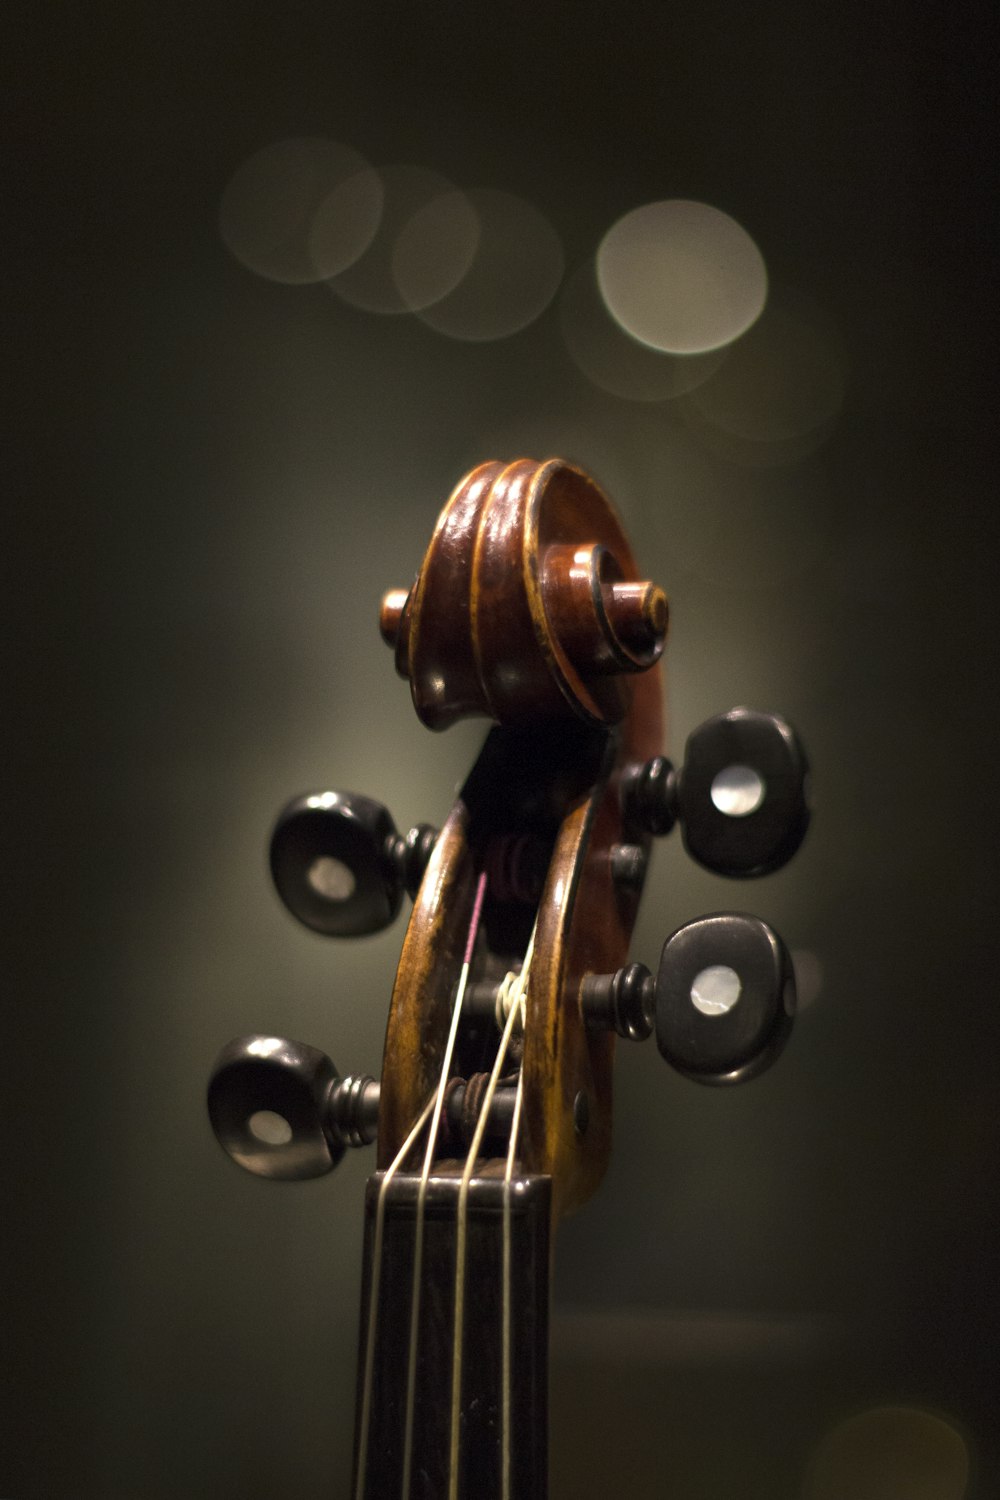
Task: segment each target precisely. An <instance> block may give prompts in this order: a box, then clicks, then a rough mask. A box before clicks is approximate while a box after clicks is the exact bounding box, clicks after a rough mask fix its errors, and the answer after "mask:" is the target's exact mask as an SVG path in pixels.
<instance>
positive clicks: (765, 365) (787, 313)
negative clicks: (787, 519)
mask: <svg viewBox="0 0 1000 1500" xmlns="http://www.w3.org/2000/svg"><path fill="white" fill-rule="evenodd" d="M845 369H846V361H845V358H844V353H843V350H842V347H841V344H840V340H839V338H838V337H837V335H836V333H835V332H834V330H833V329H832V327H831V326H830V324H829V322H828V320H827V319H826V318H825V317H824V315H823V313H822V311H821V310H820V309H819V308H818V307H816V306H815V305H813V304H812V303H811V302H809V301H808V300H807V299H806V298H805V297H802V296H800V295H798V294H796V293H792V292H788V291H784V290H778V291H773V292H772V295H771V298H770V300H769V302H768V305H767V307H766V308H765V310H764V312H763V314H762V316H761V317H760V319H759V320H758V321H757V322H756V323H755V324H754V326H753V327H752V328H751V329H750V330H749V332H748V333H746V334H745V335H744V337H743V338H741V339H740V340H739V342H738V343H737V344H735V345H734V346H733V347H732V348H731V349H730V351H729V356H728V358H727V360H726V362H725V364H724V365H723V366H722V367H721V368H720V369H719V370H718V371H717V372H715V373H714V374H713V375H712V377H711V379H709V380H707V381H705V383H704V384H703V385H702V386H701V387H699V389H698V390H697V391H695V392H693V393H692V394H691V395H690V396H689V397H688V398H687V400H686V401H685V403H684V406H685V414H686V415H687V416H688V417H689V418H690V419H691V425H692V427H693V429H694V430H695V432H696V433H698V435H699V436H700V437H702V438H703V439H704V440H706V441H707V442H708V443H709V446H711V447H712V448H713V449H714V450H715V451H717V452H718V453H720V455H721V456H722V457H724V458H726V459H729V460H731V461H733V462H736V463H740V464H746V465H750V466H752V467H761V466H773V465H777V464H787V463H794V462H797V461H798V460H799V459H801V458H804V457H806V455H807V454H809V453H812V452H814V451H815V449H816V448H818V447H819V446H820V445H821V444H822V443H823V442H824V441H825V440H826V438H827V437H828V436H829V433H830V431H831V429H832V426H833V423H834V421H835V419H836V417H837V414H838V412H839V411H840V408H841V405H842V403H843V399H844V387H845Z"/></svg>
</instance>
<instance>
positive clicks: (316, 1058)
mask: <svg viewBox="0 0 1000 1500" xmlns="http://www.w3.org/2000/svg"><path fill="white" fill-rule="evenodd" d="M378 1099H379V1086H378V1084H377V1083H376V1082H375V1080H374V1079H373V1078H368V1077H364V1076H360V1077H348V1078H338V1076H337V1071H336V1069H335V1067H334V1065H333V1063H332V1062H331V1061H330V1059H329V1058H328V1057H327V1056H326V1054H325V1053H324V1052H319V1051H317V1049H316V1048H315V1047H307V1046H305V1044H304V1043H302V1042H290V1041H285V1040H284V1039H283V1038H282V1037H276V1036H244V1037H238V1038H237V1040H236V1041H233V1042H230V1043H229V1045H228V1046H226V1047H223V1049H222V1051H221V1052H220V1054H219V1056H218V1058H217V1059H216V1063H215V1067H214V1068H213V1069H212V1075H211V1078H210V1080H209V1084H208V1113H209V1118H210V1119H211V1122H212V1129H213V1130H214V1131H215V1135H216V1138H217V1140H218V1142H219V1144H220V1146H221V1147H222V1149H223V1150H224V1151H225V1152H227V1154H228V1155H229V1156H231V1157H232V1159H233V1161H235V1162H236V1163H237V1164H238V1165H239V1166H241V1167H243V1168H245V1170H246V1171H248V1172H253V1173H254V1175H255V1176H257V1177H270V1178H272V1179H275V1180H281V1181H296V1180H299V1179H301V1178H305V1177H322V1176H323V1174H324V1173H326V1172H331V1171H332V1170H333V1168H334V1167H335V1166H336V1165H337V1164H338V1162H339V1161H340V1159H341V1157H342V1156H343V1154H344V1149H345V1147H346V1146H360V1145H364V1144H366V1143H367V1142H369V1141H373V1140H374V1139H375V1132H376V1128H377V1123H378Z"/></svg>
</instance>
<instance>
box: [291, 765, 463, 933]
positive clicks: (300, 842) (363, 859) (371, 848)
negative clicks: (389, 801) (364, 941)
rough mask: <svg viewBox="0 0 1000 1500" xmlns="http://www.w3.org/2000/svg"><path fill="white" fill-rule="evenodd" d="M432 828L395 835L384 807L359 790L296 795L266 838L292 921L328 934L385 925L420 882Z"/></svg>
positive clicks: (433, 834)
mask: <svg viewBox="0 0 1000 1500" xmlns="http://www.w3.org/2000/svg"><path fill="white" fill-rule="evenodd" d="M436 838H437V830H436V829H434V828H431V827H429V826H428V825H427V824H426V823H421V824H419V825H418V826H417V827H416V828H412V829H411V830H410V832H409V833H408V834H406V835H405V836H401V835H400V834H399V833H398V832H397V830H396V825H395V823H394V822H393V821H392V818H391V817H390V815H389V812H388V810H387V809H386V808H385V807H383V806H382V804H381V802H376V801H374V800H373V799H372V798H371V797H362V796H361V795H359V794H358V793H357V792H319V793H316V794H314V795H312V796H305V797H296V798H295V799H294V801H292V802H289V804H288V806H287V807H285V808H284V809H283V811H282V812H281V815H280V816H279V818H278V821H277V823H276V825H275V828H274V832H273V834H272V835H271V876H272V878H273V880H274V884H275V887H276V888H277V891H278V895H279V896H280V897H281V899H282V901H283V902H284V903H285V905H286V906H287V907H288V910H289V911H290V912H291V913H292V916H293V917H297V918H298V920H299V921H300V922H302V923H304V925H305V926H306V927H311V928H312V930H313V931H314V932H322V933H325V934H326V935H327V936H329V937H361V936H363V935H364V934H365V933H369V932H379V931H381V929H382V928H383V927H388V925H389V923H390V922H392V921H393V920H394V918H395V917H396V915H397V914H398V912H399V907H400V903H401V901H402V899H403V891H404V890H405V891H407V892H409V894H410V895H411V896H412V895H414V894H415V893H416V891H417V888H418V887H419V885H420V882H421V880H422V879H423V874H424V870H425V869H426V867H427V861H428V860H429V859H430V855H431V850H432V849H433V847H434V841H435V839H436Z"/></svg>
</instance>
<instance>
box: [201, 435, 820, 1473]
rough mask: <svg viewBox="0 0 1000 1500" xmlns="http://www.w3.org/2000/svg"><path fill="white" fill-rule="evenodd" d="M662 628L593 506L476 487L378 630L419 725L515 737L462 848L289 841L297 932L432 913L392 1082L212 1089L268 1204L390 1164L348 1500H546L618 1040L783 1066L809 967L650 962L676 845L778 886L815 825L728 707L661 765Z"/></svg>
mask: <svg viewBox="0 0 1000 1500" xmlns="http://www.w3.org/2000/svg"><path fill="white" fill-rule="evenodd" d="M667 620H668V605H667V599H666V595H665V594H664V592H663V590H662V589H661V588H659V587H658V586H657V585H656V584H654V583H651V582H648V581H646V580H643V578H642V576H641V574H640V571H639V568H638V565H637V563H636V561H635V558H634V557H633V554H632V549H631V547H630V545H629V542H628V539H627V537H626V535H625V532H624V531H623V529H622V526H621V523H620V521H619V520H618V517H617V515H616V514H615V511H614V509H613V507H612V505H611V503H610V501H609V500H608V498H607V497H606V496H605V494H604V493H603V491H602V490H601V489H600V487H599V486H598V485H597V484H596V483H595V481H594V480H593V479H591V478H590V477H589V476H588V475H587V474H585V473H584V472H582V471H581V470H580V469H579V468H576V467H574V466H573V465H571V464H569V463H565V462H563V461H561V460H558V459H553V460H550V461H548V462H545V463H536V462H533V461H531V460H528V459H521V460H518V461H517V462H515V463H511V464H502V463H486V464H483V465H481V466H480V467H478V468H476V469H474V470H473V471H472V473H470V474H468V475H467V476H466V477H465V478H464V479H463V480H462V481H461V483H460V484H459V485H458V487H457V488H456V489H455V491H454V493H453V494H452V496H451V498H450V500H449V501H448V503H447V505H446V506H445V508H444V510H443V512H442V514H441V516H440V518H439V520H438V523H437V526H436V528H435V530H434V533H433V536H432V537H431V540H430V544H429V546H428V548H427V552H426V555H425V557H424V559H423V562H422V564H421V566H420V569H419V571H418V573H417V576H416V581H415V582H414V584H413V587H412V588H411V589H409V590H408V591H404V590H393V591H390V592H389V593H388V594H386V595H385V597H384V599H383V601H382V606H381V615H380V629H381V633H382V636H383V638H384V639H385V641H386V642H387V644H388V645H389V646H390V647H391V649H392V651H393V653H394V658H395V665H396V670H397V672H398V673H399V674H400V675H401V676H402V677H404V678H406V679H408V681H409V685H410V693H411V696H412V699H413V705H414V708H415V709H416V712H417V714H418V715H419V717H420V719H421V720H422V721H423V723H424V724H425V725H427V726H428V727H429V728H430V729H434V730H442V729H445V728H446V727H447V726H448V725H449V724H452V723H453V722H455V720H457V719H458V718H461V717H464V716H468V715H478V716H482V717H484V718H486V719H489V720H492V721H493V725H492V727H491V728H490V729H489V731H488V732H487V734H486V738H485V741H484V743H483V746H482V749H481V752H480V754H479V756H478V759H477V760H476V762H475V764H474V765H473V767H472V769H471V771H470V772H469V775H468V777H467V779H466V781H465V783H464V785H463V786H462V789H461V791H460V793H459V795H458V797H457V799H456V801H455V804H454V806H453V808H452V810H451V812H450V814H449V816H448V818H447V820H446V821H445V823H444V826H443V827H442V828H441V829H440V831H438V830H436V829H434V828H432V827H430V826H428V825H419V826H417V827H415V828H413V829H412V830H410V831H409V832H407V833H405V834H400V833H399V832H398V830H397V828H396V826H395V824H394V823H393V820H392V818H391V817H390V815H389V813H388V812H387V810H386V809H385V808H384V807H383V806H382V805H381V804H380V803H378V802H376V801H373V800H372V799H371V798H369V797H366V796H361V795H358V794H356V793H353V792H339V791H325V792H319V793H313V794H310V795H306V796H302V797H298V798H296V799H295V800H294V801H292V802H290V803H289V804H288V806H287V807H285V809H284V811H283V812H282V813H281V815H280V816H279V818H278V820H277V824H276V826H275V829H274V832H273V835H272V839H271V846H270V865H271V873H272V876H273V880H274V884H275V887H276V889H277V892H278V894H279V896H280V897H281V900H282V901H283V902H284V904H285V906H286V907H287V908H288V910H289V911H290V912H291V913H292V915H293V916H294V917H296V918H297V919H298V920H299V921H300V922H302V923H304V924H305V925H306V926H307V927H309V928H311V929H313V930H314V931H317V932H320V933H325V934H327V935H329V936H330V937H334V938H347V937H352V936H357V935H360V934H364V933H370V932H375V931H378V930H380V929H382V928H384V927H386V926H387V925H388V924H389V923H390V922H392V921H393V919H394V918H395V917H396V916H397V914H398V912H399V910H400V907H401V905H402V902H403V897H404V894H408V895H409V896H410V897H412V900H413V907H412V912H411V914H410V920H409V924H408V926H407V929H406V936H405V938H404V940H403V948H402V954H401V957H400V960H399V967H398V969H397V972H396V979H395V984H394V986H393V989H392V997H391V1001H390V1005H389V1015H388V1023H387V1028H386V1040H385V1051H384V1056H383V1060H382V1071H381V1077H380V1079H379V1080H375V1079H374V1078H372V1077H368V1076H363V1075H343V1076H341V1075H340V1074H338V1072H337V1069H336V1068H335V1067H334V1065H333V1063H332V1062H331V1061H330V1059H329V1058H328V1057H327V1056H325V1055H324V1054H323V1053H322V1052H319V1051H317V1050H316V1049H315V1048H313V1047H310V1046H306V1045H304V1044H303V1043H300V1042H294V1041H289V1040H286V1039H283V1038H281V1037H275V1036H266V1035H253V1036H245V1037H241V1038H239V1039H237V1040H236V1041H233V1042H231V1043H230V1044H229V1045H228V1046H227V1047H225V1048H224V1049H223V1051H222V1053H221V1055H220V1056H219V1058H218V1060H217V1062H216V1064H215V1067H214V1069H213V1071H212V1075H211V1080H210V1083H209V1089H208V1109H209V1116H210V1119H211V1124H212V1128H213V1130H214V1132H215V1135H216V1137H217V1139H218V1140H219V1142H220V1144H221V1145H222V1147H223V1148H224V1150H225V1151H226V1152H227V1153H228V1155H229V1156H230V1157H231V1158H232V1160H233V1161H235V1162H236V1163H238V1165H239V1166H240V1167H242V1168H244V1169H245V1170H247V1171H249V1172H253V1173H255V1174H257V1175H258V1176H261V1177H266V1178H270V1179H274V1180H294V1179H302V1178H308V1177H314V1176H318V1175H320V1174H322V1173H325V1172H329V1171H331V1170H332V1169H333V1168H334V1167H335V1166H336V1165H337V1163H338V1162H339V1161H340V1160H341V1158H342V1157H343V1155H344V1152H345V1151H346V1150H347V1148H348V1147H356V1146H361V1145H363V1144H366V1143H372V1142H374V1143H375V1146H376V1156H377V1162H376V1171H375V1173H374V1175H373V1176H372V1177H371V1179H370V1181H369V1183H368V1188H367V1193H366V1209H365V1229H364V1251H363V1256H364V1259H363V1279H362V1292H361V1300H362V1315H361V1338H360V1349H359V1364H358V1397H357V1411H356V1426H355V1457H354V1475H353V1479H352V1485H351V1490H350V1497H351V1500H387V1497H398V1500H431V1497H433V1500H473V1497H475V1500H544V1497H545V1495H546V1493H547V1451H546V1399H547V1338H548V1335H547V1323H548V1305H549V1290H550V1267H551V1260H552V1245H553V1237H554V1229H555V1226H556V1225H557V1224H558V1222H559V1220H560V1219H561V1218H562V1217H563V1216H564V1215H566V1214H569V1213H571V1212H572V1211H573V1210H574V1209H576V1208H578V1207H579V1206H580V1205H581V1204H582V1203H584V1202H585V1201H586V1200H587V1199H588V1198H589V1197H590V1196H591V1194H592V1193H593V1192H594V1191H595V1189H596V1188H597V1186H598V1183H599V1182H600V1179H601V1176H602V1174H603V1172H604V1170H605V1168H606V1165H607V1162H608V1157H609V1152H610V1149H611V1115H612V1067H613V1061H614V1051H615V1042H616V1038H618V1037H621V1038H624V1039H626V1040H628V1041H632V1042H639V1041H642V1040H644V1039H646V1038H648V1037H649V1036H651V1035H652V1034H653V1033H654V1032H655V1035H656V1044H657V1046H658V1048H659V1051H660V1053H661V1054H662V1056H663V1057H664V1059H665V1060H666V1061H667V1062H668V1063H669V1064H670V1065H671V1066H672V1067H673V1068H675V1069H677V1070H678V1071H679V1072H681V1073H682V1074H684V1075H685V1076H686V1077H688V1078H690V1079H693V1080H696V1081H697V1082H700V1083H706V1084H721V1085H725V1084H734V1083H741V1082H743V1081H745V1080H747V1079H750V1078H752V1077H754V1076H755V1075H756V1074H758V1073H760V1072H761V1071H762V1070H763V1069H764V1068H766V1067H767V1066H769V1065H770V1064H771V1063H772V1062H773V1061H774V1059H775V1058H776V1057H777V1056H778V1054H779V1052H780V1051H781V1050H782V1048H783V1047H784V1045H785V1043H786V1041H787V1039H788V1035H789V1031H790V1029H791V1025H792V1018H793V1015H794V1010H795V981H794V975H793V970H792V965H791V961H790V958H789V955H788V952H787V950H786V948H785V946H784V944H783V942H782V941H781V939H780V938H779V937H778V935H777V934H776V933H775V932H774V931H772V929H771V928H770V927H769V926H768V925H767V924H766V923H764V922H762V921H760V920H759V919H757V918H756V917H753V916H749V915H746V914H743V913H733V912H724V913H717V914H714V915H711V916H706V917H703V918H701V919H700V920H698V921H694V922H689V923H686V924H685V925H684V926H682V927H680V928H678V929H677V931H675V932H674V933H673V934H672V935H671V936H669V937H668V938H667V940H666V942H665V944H664V947H663V950H662V953H661V955H660V958H659V964H658V967H657V969H656V971H655V973H654V972H653V971H651V970H650V969H649V968H647V967H646V966H645V965H643V964H641V963H638V962H630V961H629V942H630V937H631V933H632V929H633V926H634V923H635V919H636V914H637V911H638V907H639V901H640V897H641V894H642V888H643V883H644V880H645V876H646V870H647V866H648V861H649V855H650V849H651V845H652V842H653V840H654V838H657V837H660V836H662V835H664V834H667V833H669V832H670V830H671V829H672V828H674V827H675V826H679V828H680V830H681V835H682V837H683V840H684V843H685V846H686V848H687V850H688V852H689V853H690V854H691V855H692V856H693V857H694V858H695V859H696V860H698V861H699V862H700V863H701V864H702V865H704V866H706V867H707V868H708V869H710V870H713V871H715V872H717V873H719V874H721V875H727V876H732V877H747V876H758V875H764V874H766V873H768V872H769V871H772V870H776V869H777V868H779V866H781V865H783V864H784V863H785V862H786V861H787V860H788V859H789V858H790V857H791V855H792V854H793V853H794V852H795V850H796V849H797V848H798V846H799V845H800V843H801V842H802V839H803V837H804V835H805V832H806V828H807V825H808V822H809V808H808V797H807V765H806V757H805V754H804V752H803V749H802V746H801V744H800V743H799V740H798V738H797V736H796V735H795V733H794V731H793V730H792V729H791V727H790V726H789V725H788V724H787V723H786V722H785V721H784V720H783V719H782V718H780V717H779V716H778V715H776V714H772V713H759V712H754V711H752V710H750V709H747V708H736V709H733V710H731V711H730V712H728V713H725V714H721V715H719V716H717V717H715V718H713V719H710V720H709V721H708V722H707V723H704V724H702V725H701V726H700V727H699V728H697V729H695V731H694V732H693V733H692V734H691V736H690V738H689V739H688V742H687V748H686V753H685V757H684V761H683V765H682V766H680V767H679V768H675V767H674V765H672V764H671V762H670V761H669V760H668V759H666V758H665V756H664V754H663V728H664V709H663V687H662V672H661V667H660V659H661V656H662V652H663V647H664V642H665V639H666V633H667Z"/></svg>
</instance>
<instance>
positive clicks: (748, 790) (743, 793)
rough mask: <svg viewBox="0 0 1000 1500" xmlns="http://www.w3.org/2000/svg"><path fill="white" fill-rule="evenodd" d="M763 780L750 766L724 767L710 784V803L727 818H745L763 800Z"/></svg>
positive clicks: (755, 809) (754, 810)
mask: <svg viewBox="0 0 1000 1500" xmlns="http://www.w3.org/2000/svg"><path fill="white" fill-rule="evenodd" d="M764 790H765V788H764V779H763V777H762V776H760V775H759V774H758V773H757V772H756V771H755V770H754V769H753V767H752V766H726V767H725V768H724V769H723V770H721V771H720V772H719V774H718V776H716V778H715V780H714V781H713V782H712V792H711V796H712V801H713V803H714V804H715V806H716V807H717V808H718V810H719V812H720V813H725V814H726V816H727V817H729V818H746V817H748V816H749V815H750V813H752V812H756V811H757V809H758V807H759V806H760V804H761V803H762V802H763V800H764Z"/></svg>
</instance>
